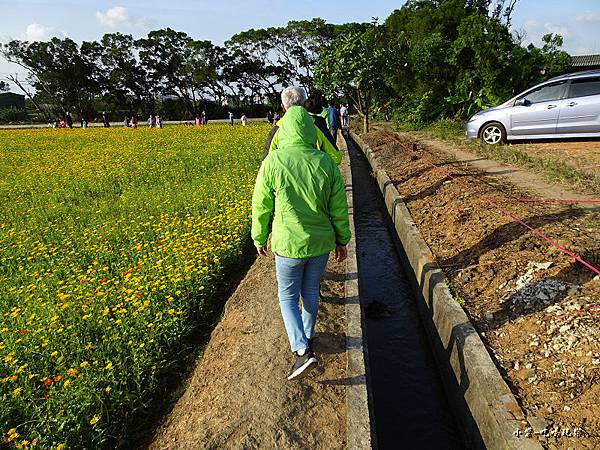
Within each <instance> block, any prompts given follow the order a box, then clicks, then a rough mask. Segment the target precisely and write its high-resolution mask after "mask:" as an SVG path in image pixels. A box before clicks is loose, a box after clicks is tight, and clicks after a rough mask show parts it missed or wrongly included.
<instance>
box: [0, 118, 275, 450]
mask: <svg viewBox="0 0 600 450" xmlns="http://www.w3.org/2000/svg"><path fill="white" fill-rule="evenodd" d="M267 132H268V128H267V127H266V126H249V127H246V128H242V127H235V128H232V127H230V126H228V125H211V126H209V127H202V128H196V127H183V126H180V127H169V128H165V129H162V130H157V129H137V130H129V129H122V128H121V129H118V128H114V129H113V128H111V129H102V128H99V129H88V130H81V129H73V130H60V129H58V130H56V129H42V130H39V129H38V130H10V131H6V130H2V131H0V200H1V201H0V316H1V317H2V321H1V324H0V443H4V445H6V446H7V447H13V448H29V447H31V446H32V444H33V443H35V444H37V446H38V447H37V448H53V449H62V448H110V447H115V446H116V445H117V443H119V442H120V443H121V444H122V443H123V442H129V443H130V445H134V443H132V442H131V439H132V433H133V431H134V430H132V428H131V425H132V423H134V422H137V421H138V419H139V418H140V417H144V416H148V415H150V414H151V413H152V411H153V410H155V409H156V408H157V402H158V403H160V400H161V398H160V397H161V395H162V393H163V392H164V380H165V379H169V378H172V377H174V376H177V374H178V373H179V372H180V370H181V363H182V361H184V360H185V359H186V358H187V357H188V356H189V354H190V351H191V349H190V348H189V346H187V345H186V343H189V336H190V335H191V334H192V333H193V332H194V331H195V330H198V329H200V328H203V327H204V328H206V327H209V326H210V325H211V324H212V321H213V320H214V315H215V311H218V304H219V302H220V299H221V297H222V287H223V286H224V285H225V284H227V282H228V281H229V280H231V274H232V268H234V267H237V266H238V265H239V264H240V261H241V260H242V259H243V258H244V248H245V245H246V244H247V242H248V234H249V227H250V220H249V218H250V217H249V216H250V199H251V193H252V188H253V185H254V178H255V176H256V171H257V169H258V166H259V162H260V150H261V148H262V144H263V142H264V138H265V136H266V134H267ZM1 446H2V444H0V447H1Z"/></svg>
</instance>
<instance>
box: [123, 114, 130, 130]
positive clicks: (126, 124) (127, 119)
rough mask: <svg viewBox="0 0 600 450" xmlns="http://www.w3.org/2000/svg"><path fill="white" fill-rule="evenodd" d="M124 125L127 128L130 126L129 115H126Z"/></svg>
mask: <svg viewBox="0 0 600 450" xmlns="http://www.w3.org/2000/svg"><path fill="white" fill-rule="evenodd" d="M123 126H124V127H125V128H128V127H129V117H127V116H125V118H124V119H123Z"/></svg>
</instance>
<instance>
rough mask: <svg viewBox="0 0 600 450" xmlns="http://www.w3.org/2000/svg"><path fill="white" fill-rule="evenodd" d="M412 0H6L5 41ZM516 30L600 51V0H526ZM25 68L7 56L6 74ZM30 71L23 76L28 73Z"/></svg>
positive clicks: (246, 23) (343, 17)
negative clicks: (555, 35)
mask: <svg viewBox="0 0 600 450" xmlns="http://www.w3.org/2000/svg"><path fill="white" fill-rule="evenodd" d="M404 3H405V1H400V0H398V1H392V0H342V1H331V0H329V1H327V0H319V1H316V0H250V1H247V0H245V1H242V0H211V1H208V0H186V1H181V0H160V1H159V0H144V1H141V0H133V1H90V0H78V1H75V0H52V1H47V0H35V1H34V0H0V42H6V41H7V40H10V39H21V40H30V41H34V40H47V39H49V38H51V37H52V36H58V37H64V36H68V37H70V38H71V39H73V40H75V41H78V42H79V41H82V40H98V39H100V38H101V37H102V35H103V34H104V33H110V32H114V31H120V32H122V33H128V34H132V35H133V36H134V37H141V36H145V35H146V33H147V32H148V31H150V30H153V29H158V28H165V27H171V28H173V29H175V30H177V31H185V32H186V33H187V34H189V35H190V36H192V37H193V38H195V39H206V40H211V41H213V42H214V43H216V44H223V43H224V42H225V41H226V40H227V39H228V38H229V37H231V36H232V35H234V34H236V33H237V32H239V31H243V30H247V29H250V28H264V27H269V26H281V25H285V24H286V23H287V22H288V21H289V20H299V19H311V18H313V17H321V18H323V19H325V20H326V21H327V22H330V23H345V22H369V21H371V19H372V18H373V17H377V18H379V20H380V22H383V21H384V20H385V18H386V17H387V16H389V15H390V13H392V12H393V11H394V10H395V9H398V8H400V7H401V6H402V5H403V4H404ZM512 22H513V29H514V30H515V31H519V33H520V34H523V33H524V34H525V36H526V38H525V41H524V43H525V44H528V43H530V42H532V43H534V44H535V45H538V46H539V45H540V42H541V37H542V36H543V35H544V34H546V33H559V34H561V35H562V36H563V38H564V45H563V48H564V49H565V50H566V51H568V52H569V53H571V54H574V55H578V54H588V53H600V0H544V1H540V0H519V1H518V3H517V6H516V8H515V10H514V13H513V20H512ZM15 72H18V73H20V74H22V73H23V70H22V69H20V68H19V67H17V66H14V65H11V64H9V63H8V62H7V61H5V60H4V59H3V58H2V57H0V79H2V77H3V76H5V75H6V74H7V73H15ZM20 78H23V75H20Z"/></svg>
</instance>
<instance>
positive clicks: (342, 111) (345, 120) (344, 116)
mask: <svg viewBox="0 0 600 450" xmlns="http://www.w3.org/2000/svg"><path fill="white" fill-rule="evenodd" d="M340 117H341V118H342V128H343V127H347V126H348V107H347V106H346V105H344V104H343V103H342V106H340Z"/></svg>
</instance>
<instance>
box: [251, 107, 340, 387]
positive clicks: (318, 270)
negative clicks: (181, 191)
mask: <svg viewBox="0 0 600 450" xmlns="http://www.w3.org/2000/svg"><path fill="white" fill-rule="evenodd" d="M284 106H285V101H284ZM315 130H316V128H315V126H314V122H313V119H312V118H311V117H310V115H309V114H308V113H307V111H306V110H305V109H304V108H303V107H302V106H290V107H289V108H287V112H286V113H285V116H284V117H283V118H282V120H281V128H280V129H279V147H278V149H277V151H274V152H271V153H269V155H268V156H267V158H266V159H265V160H264V161H263V163H262V165H261V167H260V170H259V172H258V176H257V178H256V185H255V187H254V194H253V196H252V239H253V241H254V245H255V246H256V248H257V249H258V253H259V255H261V256H266V255H267V239H268V236H269V223H270V221H271V220H272V236H271V250H272V251H273V253H274V254H275V269H276V275H277V285H278V296H279V305H280V309H281V314H282V316H283V322H284V325H285V328H286V331H287V334H288V339H289V343H290V347H291V350H292V352H294V353H295V355H296V359H295V361H294V364H293V366H292V369H291V370H290V373H289V375H288V377H287V378H288V380H291V379H294V378H296V377H298V376H299V375H301V374H302V373H305V372H306V371H307V370H308V369H310V368H312V367H315V366H316V365H317V364H318V360H317V358H316V357H315V355H314V352H313V349H312V339H313V336H314V331H315V323H316V319H317V312H318V307H319V283H320V281H321V277H322V276H323V272H324V270H325V266H326V264H327V259H328V257H329V253H330V252H332V251H334V252H335V258H336V259H337V260H338V261H343V260H344V259H345V258H346V244H347V243H348V241H349V240H350V229H349V225H348V205H347V203H346V190H345V184H344V181H343V179H342V176H341V174H340V171H339V169H338V167H337V165H336V163H335V162H334V161H333V159H332V158H331V157H330V156H329V155H328V154H326V153H324V152H322V151H319V150H317V149H316V148H315V142H316V139H317V137H316V131H315ZM300 296H301V297H302V311H300V308H299V306H298V300H299V298H300Z"/></svg>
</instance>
